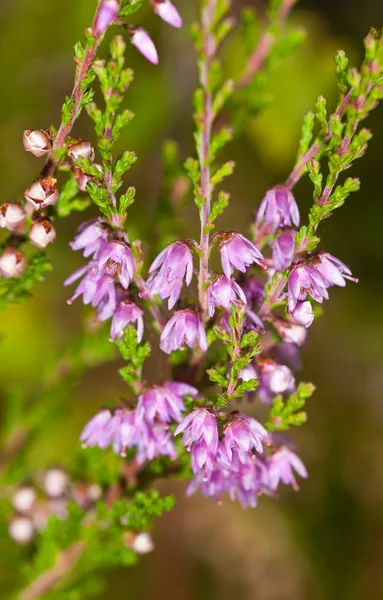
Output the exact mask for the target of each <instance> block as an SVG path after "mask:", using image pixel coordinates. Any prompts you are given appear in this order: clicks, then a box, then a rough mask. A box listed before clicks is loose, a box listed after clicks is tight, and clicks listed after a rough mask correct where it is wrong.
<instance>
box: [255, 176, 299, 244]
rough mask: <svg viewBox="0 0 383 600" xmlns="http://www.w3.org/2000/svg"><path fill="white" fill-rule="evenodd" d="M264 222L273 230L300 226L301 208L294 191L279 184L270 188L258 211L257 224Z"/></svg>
mask: <svg viewBox="0 0 383 600" xmlns="http://www.w3.org/2000/svg"><path fill="white" fill-rule="evenodd" d="M262 221H263V222H264V223H265V224H266V225H268V226H269V227H270V230H271V231H272V232H275V231H277V229H278V228H279V227H292V226H293V225H295V227H298V225H299V221H300V218H299V210H298V206H297V203H296V202H295V198H294V196H293V194H292V192H291V191H290V190H289V189H288V188H287V187H285V186H283V185H277V186H276V187H274V188H272V189H271V190H269V191H268V192H267V194H266V196H265V197H264V199H263V200H262V202H261V204H260V207H259V210H258V213H257V224H260V223H261V222H262Z"/></svg>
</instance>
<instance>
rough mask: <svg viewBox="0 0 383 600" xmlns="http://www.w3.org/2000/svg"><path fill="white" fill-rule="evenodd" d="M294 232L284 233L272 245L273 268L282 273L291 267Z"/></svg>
mask: <svg viewBox="0 0 383 600" xmlns="http://www.w3.org/2000/svg"><path fill="white" fill-rule="evenodd" d="M294 246H295V231H292V230H290V231H284V232H283V233H281V234H280V235H279V236H278V237H277V238H276V240H275V241H274V244H273V267H274V269H277V270H278V271H284V270H285V269H287V267H289V266H290V265H291V261H292V260H293V256H294Z"/></svg>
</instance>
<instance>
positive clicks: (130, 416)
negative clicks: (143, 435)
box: [80, 408, 137, 456]
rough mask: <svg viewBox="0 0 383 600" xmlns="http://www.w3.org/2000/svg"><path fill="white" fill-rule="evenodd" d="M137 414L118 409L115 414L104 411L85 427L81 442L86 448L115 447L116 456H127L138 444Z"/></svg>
mask: <svg viewBox="0 0 383 600" xmlns="http://www.w3.org/2000/svg"><path fill="white" fill-rule="evenodd" d="M136 437H137V434H136V427H135V412H134V411H129V410H127V409H125V408H117V409H116V410H115V411H114V412H113V413H112V412H111V411H110V410H106V409H104V410H102V411H100V412H99V413H98V414H97V415H96V416H95V417H93V418H92V419H91V420H90V421H89V423H88V424H87V425H86V426H85V427H84V429H83V431H82V433H81V435H80V441H81V442H82V444H83V447H84V448H89V447H94V446H98V447H99V448H101V449H103V450H104V449H106V448H108V446H113V450H114V452H115V453H116V454H120V455H121V456H124V455H125V451H126V449H127V448H131V447H132V446H134V444H135V442H136Z"/></svg>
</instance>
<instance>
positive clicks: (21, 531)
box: [8, 517, 35, 544]
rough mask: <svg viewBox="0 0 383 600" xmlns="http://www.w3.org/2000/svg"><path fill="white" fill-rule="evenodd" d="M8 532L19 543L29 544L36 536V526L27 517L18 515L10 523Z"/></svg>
mask: <svg viewBox="0 0 383 600" xmlns="http://www.w3.org/2000/svg"><path fill="white" fill-rule="evenodd" d="M8 533H9V535H10V537H11V538H12V539H13V540H14V541H15V542H16V543H17V544H28V543H29V542H30V541H32V539H33V538H34V535H35V528H34V526H33V522H32V521H31V520H30V519H28V518H27V517H16V518H14V519H12V521H11V522H10V523H9V526H8Z"/></svg>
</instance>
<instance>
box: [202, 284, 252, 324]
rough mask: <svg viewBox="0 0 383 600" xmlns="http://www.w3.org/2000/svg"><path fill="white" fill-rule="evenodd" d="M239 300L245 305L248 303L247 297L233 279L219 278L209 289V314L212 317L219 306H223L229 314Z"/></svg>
mask: <svg viewBox="0 0 383 600" xmlns="http://www.w3.org/2000/svg"><path fill="white" fill-rule="evenodd" d="M237 299H239V300H241V302H243V303H244V304H246V303H247V301H246V296H245V294H244V292H243V291H242V289H241V287H240V286H239V285H238V283H237V282H236V281H234V280H233V279H228V278H227V277H224V276H223V275H221V276H219V277H217V279H215V280H214V281H213V282H212V283H211V284H210V285H209V287H208V290H207V303H208V312H209V315H210V316H211V317H212V316H213V315H214V312H215V308H216V307H217V306H222V307H223V308H224V309H225V310H226V311H227V312H230V311H231V307H232V305H233V304H235V303H236V301H237Z"/></svg>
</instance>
